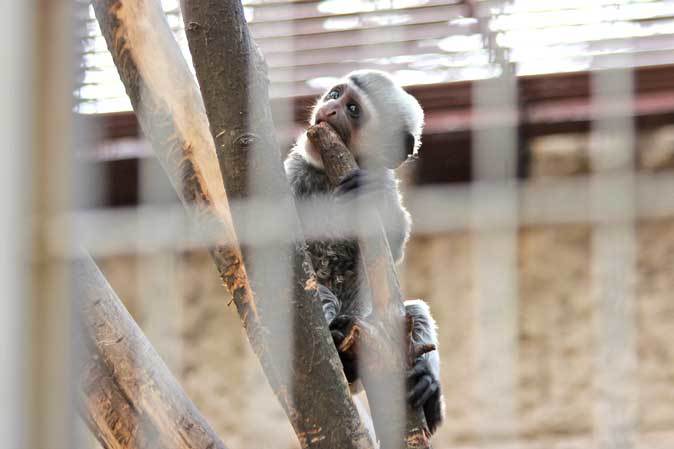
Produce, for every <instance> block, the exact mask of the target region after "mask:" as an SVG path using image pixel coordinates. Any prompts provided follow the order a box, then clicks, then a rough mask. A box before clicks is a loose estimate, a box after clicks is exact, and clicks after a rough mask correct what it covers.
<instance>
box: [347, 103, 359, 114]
mask: <svg viewBox="0 0 674 449" xmlns="http://www.w3.org/2000/svg"><path fill="white" fill-rule="evenodd" d="M346 107H347V109H348V110H349V115H350V116H351V117H353V118H358V117H359V116H360V108H359V107H358V105H357V104H356V103H349V104H347V105H346Z"/></svg>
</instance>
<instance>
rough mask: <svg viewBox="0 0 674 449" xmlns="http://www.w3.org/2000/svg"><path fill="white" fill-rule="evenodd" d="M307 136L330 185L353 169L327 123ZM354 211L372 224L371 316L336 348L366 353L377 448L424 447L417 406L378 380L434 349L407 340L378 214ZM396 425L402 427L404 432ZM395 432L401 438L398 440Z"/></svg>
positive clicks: (368, 266) (363, 248)
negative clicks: (403, 408) (316, 149)
mask: <svg viewBox="0 0 674 449" xmlns="http://www.w3.org/2000/svg"><path fill="white" fill-rule="evenodd" d="M307 137H308V138H309V140H310V141H311V142H312V143H313V144H314V145H315V146H316V148H318V149H319V150H320V153H321V159H322V160H323V165H324V167H325V171H326V174H327V175H328V178H329V179H330V182H331V183H332V184H333V186H337V185H338V184H339V182H340V181H341V180H342V179H344V178H345V177H346V176H348V175H349V174H350V173H352V172H353V171H355V170H358V164H357V163H356V160H355V159H354V157H353V155H352V154H351V152H350V151H349V149H348V148H347V147H346V145H344V143H343V142H342V140H341V139H340V137H339V136H338V135H337V133H336V132H335V131H334V130H333V129H332V128H331V127H330V126H329V125H328V124H327V123H321V124H319V125H316V126H313V127H311V128H310V129H309V130H308V132H307ZM359 212H360V217H359V218H360V220H361V221H362V222H363V223H365V224H367V225H373V230H374V232H368V233H367V235H366V236H365V237H364V238H360V241H359V246H360V255H361V263H362V264H363V266H364V267H365V273H366V277H367V281H368V284H369V286H370V290H371V293H372V294H371V297H372V301H373V316H372V317H369V318H368V319H367V321H361V322H359V323H356V325H354V326H353V328H352V329H351V331H350V333H349V335H348V336H347V338H346V339H345V341H344V342H343V344H342V346H341V347H340V348H339V349H340V351H349V350H355V347H356V346H357V347H358V352H359V354H362V355H365V354H368V355H369V357H361V364H360V371H361V374H362V379H363V384H364V386H365V391H366V392H367V396H368V400H369V403H370V407H371V409H372V418H373V421H374V425H375V431H376V432H377V435H378V437H379V438H380V440H381V444H382V448H384V449H390V448H402V447H406V448H408V449H411V448H415V449H416V448H419V449H421V448H430V432H429V430H428V426H427V424H426V420H425V418H424V414H423V410H422V409H421V408H419V409H413V408H412V407H411V406H410V405H409V404H407V400H406V395H405V392H404V390H402V389H401V390H400V391H397V389H396V388H395V387H393V388H391V387H390V386H389V387H388V388H387V385H385V384H386V383H382V382H381V380H382V379H388V380H389V381H391V380H395V379H400V380H403V379H404V376H405V368H411V367H412V363H413V362H414V359H416V357H417V356H419V355H421V354H423V353H424V352H428V351H430V350H434V349H435V348H434V347H433V346H432V345H430V346H421V347H417V346H415V345H414V344H413V342H412V339H411V330H412V326H413V323H411V322H406V320H405V318H406V317H405V306H404V304H403V300H402V293H401V290H400V284H399V282H398V276H397V274H396V272H395V263H394V261H393V257H392V256H391V250H390V248H389V246H388V241H387V240H386V235H385V233H384V227H383V226H382V222H381V218H380V217H379V214H378V213H377V211H376V209H374V208H372V207H364V208H361V210H360V211H359ZM405 338H406V339H405ZM392 383H394V384H395V382H392ZM392 390H393V391H392ZM396 393H398V394H396ZM401 401H402V402H403V403H405V413H403V414H400V413H396V410H400V409H401V407H400V403H401ZM399 429H404V435H401V432H400V430H399ZM401 436H402V437H403V440H404V441H401V440H400V437H401Z"/></svg>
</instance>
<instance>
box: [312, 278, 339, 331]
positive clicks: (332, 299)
mask: <svg viewBox="0 0 674 449" xmlns="http://www.w3.org/2000/svg"><path fill="white" fill-rule="evenodd" d="M318 296H319V297H320V298H321V304H322V305H323V314H324V315H325V320H326V321H327V322H328V324H330V323H332V321H333V320H334V319H335V317H336V316H337V314H338V313H339V311H340V309H341V302H340V301H339V299H337V296H335V294H334V293H332V290H330V289H329V288H328V287H326V286H325V285H322V284H318Z"/></svg>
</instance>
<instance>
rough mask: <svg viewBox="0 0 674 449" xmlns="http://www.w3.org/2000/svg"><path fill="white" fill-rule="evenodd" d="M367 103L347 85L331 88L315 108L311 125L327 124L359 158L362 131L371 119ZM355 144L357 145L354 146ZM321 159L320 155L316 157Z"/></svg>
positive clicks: (342, 84)
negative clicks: (359, 142)
mask: <svg viewBox="0 0 674 449" xmlns="http://www.w3.org/2000/svg"><path fill="white" fill-rule="evenodd" d="M371 118H372V117H371V115H370V111H369V110H368V109H367V104H366V101H364V98H362V97H361V95H360V94H359V92H357V91H356V90H355V89H354V88H353V87H351V86H350V85H349V84H347V83H341V84H337V85H336V86H333V87H332V88H330V89H329V90H328V91H327V93H326V94H325V95H323V97H322V98H320V99H319V100H318V103H317V104H316V106H315V107H314V111H313V113H312V115H311V119H310V123H311V124H312V125H316V124H318V123H322V122H326V123H328V124H329V125H330V126H332V127H333V128H334V130H335V131H336V132H337V134H339V137H341V138H342V141H343V142H344V144H345V145H346V146H347V147H348V148H349V150H351V152H352V153H354V155H355V156H358V148H357V147H358V145H357V143H358V141H359V134H360V131H361V129H362V128H363V127H364V126H365V125H366V123H367V122H368V121H369V120H370V119H371ZM354 143H355V144H356V145H354ZM316 156H318V157H319V158H320V155H318V154H317V155H316Z"/></svg>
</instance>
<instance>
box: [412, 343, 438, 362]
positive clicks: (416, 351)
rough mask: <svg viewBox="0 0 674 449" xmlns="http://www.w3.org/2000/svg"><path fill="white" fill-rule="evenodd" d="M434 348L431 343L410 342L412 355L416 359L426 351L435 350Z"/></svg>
mask: <svg viewBox="0 0 674 449" xmlns="http://www.w3.org/2000/svg"><path fill="white" fill-rule="evenodd" d="M435 349H436V348H435V345H434V344H433V343H424V344H422V345H419V344H414V343H412V357H413V358H414V359H416V358H417V357H419V356H422V355H424V354H426V353H427V352H431V351H435Z"/></svg>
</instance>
